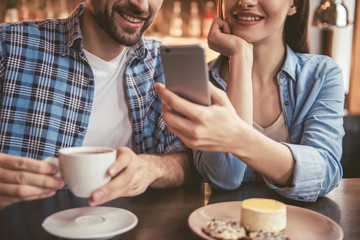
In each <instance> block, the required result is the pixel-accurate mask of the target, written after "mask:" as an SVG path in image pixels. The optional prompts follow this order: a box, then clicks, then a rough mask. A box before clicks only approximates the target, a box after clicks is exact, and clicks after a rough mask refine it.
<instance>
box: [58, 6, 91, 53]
mask: <svg viewBox="0 0 360 240" xmlns="http://www.w3.org/2000/svg"><path fill="white" fill-rule="evenodd" d="M85 7H86V4H85V3H81V4H80V5H79V6H78V7H77V8H76V9H75V10H74V11H73V13H72V14H71V15H70V16H69V17H68V18H67V19H65V22H64V34H65V45H64V52H63V53H64V54H67V53H68V51H69V49H70V48H71V47H72V46H73V45H74V43H75V42H76V40H77V39H82V35H81V29H80V21H79V17H80V16H81V15H82V14H83V13H84V10H85Z"/></svg>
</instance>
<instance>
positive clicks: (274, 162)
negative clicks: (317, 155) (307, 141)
mask: <svg viewBox="0 0 360 240" xmlns="http://www.w3.org/2000/svg"><path fill="white" fill-rule="evenodd" d="M247 131H248V133H247V134H246V136H247V138H246V141H239V142H240V143H241V142H242V146H239V147H236V148H233V149H234V151H233V154H234V155H235V156H237V157H238V158H239V159H241V160H242V161H243V162H245V163H246V164H247V165H249V166H250V167H251V168H253V169H255V170H256V171H257V172H259V173H260V174H262V175H263V176H265V177H267V178H268V179H270V180H271V181H273V182H274V183H276V184H277V185H280V186H291V183H292V179H293V171H294V165H295V160H294V157H293V155H292V153H291V151H290V149H289V148H288V147H287V146H286V145H283V144H281V143H278V142H276V141H273V140H272V139H270V138H268V137H266V136H264V135H263V134H261V133H259V132H257V131H256V130H254V129H251V128H248V129H247ZM249 131H250V132H249ZM239 136H241V135H239ZM242 136H244V135H242Z"/></svg>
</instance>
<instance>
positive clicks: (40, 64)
mask: <svg viewBox="0 0 360 240" xmlns="http://www.w3.org/2000/svg"><path fill="white" fill-rule="evenodd" d="M84 7H85V4H81V5H80V6H79V7H78V8H77V9H76V10H75V11H74V12H73V14H72V15H71V16H70V17H69V18H68V19H65V20H44V21H37V22H32V21H30V22H19V23H6V24H2V25H0V44H1V45H0V152H2V153H8V154H12V155H18V156H27V157H31V158H35V159H44V158H46V157H49V156H54V155H55V156H56V155H57V152H58V150H59V149H60V148H62V147H68V146H81V145H82V143H83V140H84V136H85V133H86V130H87V128H88V123H89V117H90V112H91V107H92V102H93V97H94V75H93V72H92V70H91V67H90V65H89V63H88V60H87V59H86V57H85V54H84V50H83V46H82V35H81V31H80V23H79V16H80V15H81V14H82V13H83V11H84ZM160 44H161V43H160V42H157V41H154V40H150V39H146V38H143V39H142V40H141V41H140V42H139V43H138V44H136V45H135V46H133V47H132V48H131V50H130V52H129V53H130V55H129V56H130V57H129V60H128V62H127V67H126V70H125V79H124V86H125V89H126V96H127V100H128V107H129V113H130V117H131V120H132V126H133V150H134V151H135V152H136V153H154V154H161V153H169V152H175V151H181V150H185V149H186V148H185V146H184V145H183V143H182V142H181V141H180V140H179V138H177V137H176V136H174V135H173V134H172V133H171V132H170V131H169V130H168V129H167V127H166V124H165V123H164V121H163V119H162V114H161V100H160V99H159V97H158V96H157V94H156V91H155V88H154V84H155V82H164V76H163V72H162V67H161V61H160V56H159V46H160ZM104 124H106V123H104Z"/></svg>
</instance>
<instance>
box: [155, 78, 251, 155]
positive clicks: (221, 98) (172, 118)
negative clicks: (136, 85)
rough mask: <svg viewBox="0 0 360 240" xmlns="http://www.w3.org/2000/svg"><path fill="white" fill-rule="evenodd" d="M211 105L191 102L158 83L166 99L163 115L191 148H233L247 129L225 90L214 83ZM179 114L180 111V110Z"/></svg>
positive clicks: (159, 92) (168, 124)
mask: <svg viewBox="0 0 360 240" xmlns="http://www.w3.org/2000/svg"><path fill="white" fill-rule="evenodd" d="M209 87H210V91H211V98H212V99H211V100H212V104H213V105H211V106H202V105H198V104H194V103H191V102H189V101H187V100H185V99H183V98H181V97H179V96H177V95H176V94H175V93H173V92H171V91H170V90H168V89H166V88H165V87H164V85H162V84H160V83H157V84H156V90H157V92H158V94H159V96H160V98H162V99H163V101H164V102H163V105H162V111H163V118H164V121H165V122H166V124H167V126H168V128H169V129H170V130H171V131H172V132H173V133H174V134H176V135H177V136H179V137H180V138H181V140H182V141H183V142H184V143H185V144H186V145H187V146H188V147H190V148H193V149H199V150H203V151H212V152H232V151H233V149H234V148H239V146H241V145H242V144H245V143H242V142H241V140H239V139H246V138H239V137H238V136H241V133H239V131H241V132H242V131H244V130H245V129H249V128H251V127H250V126H249V125H247V124H246V123H245V122H244V121H242V120H241V119H240V118H239V117H238V115H237V113H236V111H235V109H234V108H233V107H232V105H231V103H230V101H229V99H228V97H227V95H226V93H225V92H224V91H222V90H220V89H218V88H216V87H215V86H213V85H212V84H211V83H209ZM175 112H177V113H180V114H177V113H175Z"/></svg>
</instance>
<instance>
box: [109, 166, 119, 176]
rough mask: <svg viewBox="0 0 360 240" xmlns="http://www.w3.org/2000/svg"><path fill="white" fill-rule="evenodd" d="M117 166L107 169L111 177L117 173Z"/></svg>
mask: <svg viewBox="0 0 360 240" xmlns="http://www.w3.org/2000/svg"><path fill="white" fill-rule="evenodd" d="M117 171H118V170H117V168H116V167H111V168H110V169H109V174H110V176H111V177H113V176H115V174H116V173H117Z"/></svg>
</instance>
